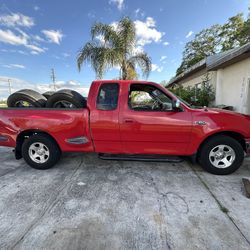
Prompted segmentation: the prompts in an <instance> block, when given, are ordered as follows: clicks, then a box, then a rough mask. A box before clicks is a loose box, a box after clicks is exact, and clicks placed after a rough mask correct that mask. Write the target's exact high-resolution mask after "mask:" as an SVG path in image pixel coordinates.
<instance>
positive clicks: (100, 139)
mask: <svg viewBox="0 0 250 250" xmlns="http://www.w3.org/2000/svg"><path fill="white" fill-rule="evenodd" d="M119 92H120V85H119V84H118V83H102V84H100V86H99V88H98V90H97V93H98V95H97V98H96V102H95V107H94V108H93V109H92V110H91V112H90V127H91V133H92V138H93V140H94V145H95V151H96V152H102V153H121V152H122V149H121V140H120V127H119Z"/></svg>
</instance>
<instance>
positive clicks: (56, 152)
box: [22, 134, 61, 170]
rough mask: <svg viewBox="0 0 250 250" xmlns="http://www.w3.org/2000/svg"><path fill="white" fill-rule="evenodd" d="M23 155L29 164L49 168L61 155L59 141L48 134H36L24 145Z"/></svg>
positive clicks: (34, 166)
mask: <svg viewBox="0 0 250 250" xmlns="http://www.w3.org/2000/svg"><path fill="white" fill-rule="evenodd" d="M22 156H23V158H24V160H25V161H26V162H27V163H28V165H29V166H31V167H32V168H35V169H42V170H43V169H49V168H51V167H53V166H54V165H55V164H56V163H57V162H58V161H59V159H60V157H61V151H60V149H59V147H58V145H57V143H56V142H55V141H54V140H53V139H52V138H50V137H49V136H47V135H42V134H35V135H32V136H30V137H29V138H28V139H26V140H25V141H24V143H23V145H22Z"/></svg>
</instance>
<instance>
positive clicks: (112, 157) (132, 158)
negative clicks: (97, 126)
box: [98, 153, 183, 163]
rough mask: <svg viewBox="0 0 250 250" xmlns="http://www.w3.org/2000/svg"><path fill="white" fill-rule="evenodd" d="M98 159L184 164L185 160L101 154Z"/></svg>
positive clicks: (174, 157)
mask: <svg viewBox="0 0 250 250" xmlns="http://www.w3.org/2000/svg"><path fill="white" fill-rule="evenodd" d="M98 157H99V158H100V159H102V160H116V161H148V162H175V163H177V162H182V161H183V159H182V158H180V157H178V156H170V155H169V156H166V155H163V156H162V155H131V154H104V153H100V154H99V155H98Z"/></svg>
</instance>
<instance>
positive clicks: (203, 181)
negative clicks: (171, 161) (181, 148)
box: [188, 164, 250, 245]
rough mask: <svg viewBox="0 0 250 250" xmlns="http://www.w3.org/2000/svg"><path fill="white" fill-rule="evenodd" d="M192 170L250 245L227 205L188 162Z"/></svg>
mask: <svg viewBox="0 0 250 250" xmlns="http://www.w3.org/2000/svg"><path fill="white" fill-rule="evenodd" d="M188 165H189V167H190V168H191V170H192V171H193V172H194V174H195V175H196V176H197V178H198V179H199V181H200V182H201V183H202V185H203V186H204V187H205V189H206V190H207V191H208V193H209V194H210V195H211V196H212V197H213V199H214V200H215V202H216V203H217V205H218V207H219V208H220V210H221V211H222V212H223V213H224V214H225V215H226V217H227V218H228V219H229V221H230V222H231V223H232V224H233V225H234V227H235V228H236V229H237V231H238V232H239V233H240V234H241V236H242V237H243V238H244V239H245V241H246V242H247V243H248V245H250V241H249V240H248V239H247V237H246V236H245V234H244V233H243V232H242V231H241V229H240V228H239V226H238V225H237V224H236V222H235V221H234V219H233V218H232V217H231V216H230V215H229V214H228V210H227V208H226V207H224V206H223V204H222V203H221V202H220V201H219V199H218V198H217V197H216V195H215V194H214V193H213V192H212V190H211V189H210V188H209V186H208V185H207V183H206V182H205V180H204V179H203V178H202V177H201V176H200V175H199V174H198V172H197V171H196V170H195V169H194V168H193V167H192V166H191V165H190V164H188Z"/></svg>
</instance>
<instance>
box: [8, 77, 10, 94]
mask: <svg viewBox="0 0 250 250" xmlns="http://www.w3.org/2000/svg"><path fill="white" fill-rule="evenodd" d="M8 84H9V94H10V95H11V82H10V79H8Z"/></svg>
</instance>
